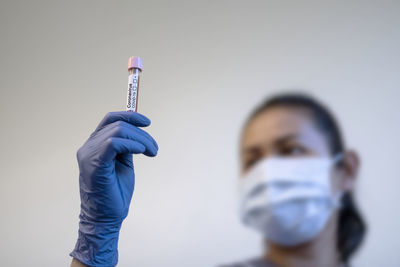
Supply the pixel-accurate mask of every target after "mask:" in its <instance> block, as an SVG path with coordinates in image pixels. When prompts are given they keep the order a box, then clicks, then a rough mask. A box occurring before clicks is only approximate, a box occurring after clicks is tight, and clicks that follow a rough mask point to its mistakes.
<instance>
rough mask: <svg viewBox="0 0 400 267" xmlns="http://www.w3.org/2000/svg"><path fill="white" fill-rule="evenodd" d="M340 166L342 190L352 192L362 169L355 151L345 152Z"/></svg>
mask: <svg viewBox="0 0 400 267" xmlns="http://www.w3.org/2000/svg"><path fill="white" fill-rule="evenodd" d="M339 166H340V169H341V174H342V186H341V187H342V190H343V191H351V190H352V189H353V188H354V182H355V179H356V178H357V175H358V172H359V169H360V157H359V156H358V154H357V152H355V151H354V150H347V151H345V152H343V157H342V160H341V161H340V165H339Z"/></svg>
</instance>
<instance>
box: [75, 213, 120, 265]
mask: <svg viewBox="0 0 400 267" xmlns="http://www.w3.org/2000/svg"><path fill="white" fill-rule="evenodd" d="M83 217H84V216H82V214H81V216H80V219H81V220H80V222H79V236H78V240H77V242H76V245H75V249H74V250H73V251H72V252H71V253H70V254H69V255H70V256H71V257H73V258H75V259H77V260H79V261H80V262H82V263H83V264H86V265H88V266H96V267H97V266H99V267H112V266H115V265H117V263H118V238H119V230H120V229H121V224H122V222H120V223H104V222H101V223H100V222H96V223H93V222H88V221H87V220H84V218H83Z"/></svg>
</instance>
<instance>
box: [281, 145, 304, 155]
mask: <svg viewBox="0 0 400 267" xmlns="http://www.w3.org/2000/svg"><path fill="white" fill-rule="evenodd" d="M304 154H307V149H305V148H304V147H303V146H301V145H297V144H287V145H283V146H282V147H281V148H280V149H279V155H281V156H301V155H304Z"/></svg>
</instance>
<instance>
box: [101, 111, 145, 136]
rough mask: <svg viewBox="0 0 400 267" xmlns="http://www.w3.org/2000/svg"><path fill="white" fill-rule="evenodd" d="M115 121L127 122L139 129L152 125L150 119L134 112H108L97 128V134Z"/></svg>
mask: <svg viewBox="0 0 400 267" xmlns="http://www.w3.org/2000/svg"><path fill="white" fill-rule="evenodd" d="M115 121H125V122H127V123H130V124H132V125H134V126H138V127H146V126H149V125H150V123H151V121H150V119H148V118H147V117H146V116H144V115H142V114H140V113H137V112H134V111H115V112H108V113H107V114H106V115H105V116H104V118H103V120H102V121H101V122H100V124H99V125H98V126H97V128H96V130H95V132H97V131H98V130H100V129H101V128H103V127H104V126H106V125H108V124H110V123H113V122H115Z"/></svg>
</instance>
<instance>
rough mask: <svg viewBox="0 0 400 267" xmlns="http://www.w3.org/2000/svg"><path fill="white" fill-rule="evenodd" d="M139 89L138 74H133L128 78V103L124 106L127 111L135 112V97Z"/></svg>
mask: <svg viewBox="0 0 400 267" xmlns="http://www.w3.org/2000/svg"><path fill="white" fill-rule="evenodd" d="M138 88H139V74H138V73H133V74H130V75H129V77H128V102H127V104H126V110H127V111H136V110H137V97H138Z"/></svg>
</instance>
